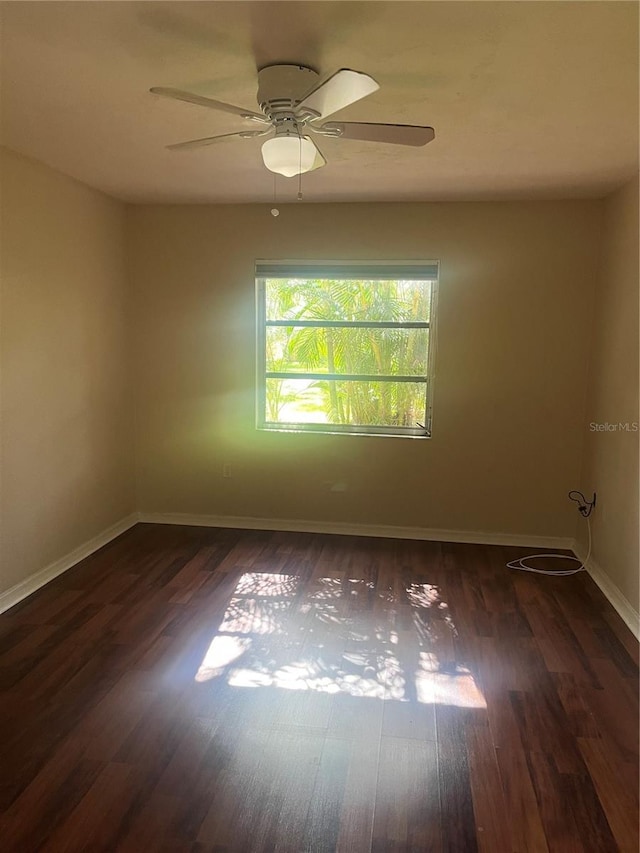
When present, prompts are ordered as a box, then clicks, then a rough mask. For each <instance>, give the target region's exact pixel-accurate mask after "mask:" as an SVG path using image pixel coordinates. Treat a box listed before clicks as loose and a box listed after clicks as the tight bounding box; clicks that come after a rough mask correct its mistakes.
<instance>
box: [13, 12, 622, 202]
mask: <svg viewBox="0 0 640 853" xmlns="http://www.w3.org/2000/svg"><path fill="white" fill-rule="evenodd" d="M1 14H2V35H1V39H2V44H1V46H2V54H3V58H2V66H1V73H2V91H1V114H2V142H3V144H4V145H6V146H8V147H10V148H13V149H14V150H17V151H19V152H21V153H23V154H26V155H29V156H31V157H35V158H37V159H38V160H42V161H43V162H45V163H47V164H49V165H50V166H53V167H54V168H57V169H59V170H60V171H62V172H65V173H66V174H69V175H72V176H73V177H75V178H78V179H79V180H81V181H84V182H86V183H87V184H90V185H91V186H94V187H97V188H99V189H101V190H104V191H105V192H107V193H110V194H111V195H113V196H116V197H117V198H120V199H124V200H126V201H130V202H250V201H269V200H271V198H272V195H273V175H272V174H271V173H270V172H267V171H266V169H265V168H264V167H263V165H262V162H261V158H260V142H261V140H239V141H233V142H224V143H220V144H217V145H215V146H210V147H207V148H201V149H197V150H192V151H183V152H169V151H166V150H165V148H164V146H165V145H167V144H169V143H172V142H179V141H182V140H187V139H192V138H194V137H200V136H210V135H213V134H216V133H225V132H231V131H234V130H242V129H243V128H245V127H246V125H245V123H243V121H242V119H236V118H235V116H232V115H227V114H224V113H218V112H214V111H212V110H207V109H204V108H202V107H197V106H193V105H191V104H186V103H180V102H173V101H169V100H166V99H163V98H159V97H157V96H153V95H150V94H148V89H149V87H151V86H174V87H177V88H182V89H188V90H190V91H193V92H197V93H199V94H203V95H209V96H211V97H213V98H216V99H218V100H224V101H228V102H231V103H235V104H240V105H241V106H245V107H248V108H250V109H254V110H255V109H256V99H255V95H256V68H257V67H261V66H263V65H268V64H273V63H277V62H291V63H300V64H305V65H310V66H313V67H314V68H316V69H317V70H318V71H320V73H321V74H323V75H324V74H328V73H330V72H332V71H334V70H336V69H337V68H341V67H349V68H354V69H357V70H359V71H365V72H367V73H369V74H371V75H372V76H373V77H375V78H376V79H377V80H378V82H379V83H380V86H381V88H380V90H379V91H378V92H376V93H374V94H373V95H371V96H369V97H368V98H366V99H365V100H363V101H361V102H359V103H357V104H354V105H352V106H351V107H349V108H347V109H345V110H343V111H342V112H341V113H337V114H336V116H335V117H336V118H337V117H340V118H344V119H345V120H354V121H383V122H399V123H408V124H429V125H432V126H433V127H435V130H436V139H435V141H434V142H432V143H431V144H430V145H428V146H427V147H426V148H417V149H414V148H405V147H400V146H390V145H382V144H372V143H361V142H355V141H350V140H342V141H339V140H326V141H323V142H322V145H321V147H322V149H323V152H324V154H325V156H326V158H327V160H328V165H327V166H326V167H325V168H323V169H319V170H318V171H317V172H314V173H312V174H309V175H306V176H304V178H303V191H304V194H305V198H306V199H307V200H309V201H374V200H381V201H391V200H414V201H418V200H429V199H434V200H447V199H503V198H553V197H592V196H593V197H595V196H601V195H604V194H606V193H607V192H609V191H611V190H613V189H615V188H616V187H617V186H619V185H620V184H621V183H622V182H624V181H625V180H627V179H629V178H630V177H631V176H632V175H633V174H634V172H635V171H636V170H637V167H638V5H637V3H635V2H559V0H555V2H479V0H474V2H346V1H345V0H342V2H297V0H290V2H279V3H272V2H218V3H210V2H195V3H193V2H160V3H157V2H122V3H121V2H62V3H59V2H8V3H7V2H5V3H2V9H1ZM296 192H297V180H296V179H286V178H278V196H279V200H281V201H282V200H286V199H293V198H295V194H296Z"/></svg>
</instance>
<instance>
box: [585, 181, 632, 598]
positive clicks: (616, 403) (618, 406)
mask: <svg viewBox="0 0 640 853" xmlns="http://www.w3.org/2000/svg"><path fill="white" fill-rule="evenodd" d="M638 225H639V223H638V182H637V180H636V181H633V182H632V183H630V184H628V185H627V186H625V187H623V188H622V189H621V190H619V191H618V192H617V193H615V194H614V195H612V196H610V197H609V198H608V199H607V200H606V203H605V219H604V228H603V254H602V269H601V279H600V282H599V285H598V291H597V300H596V303H595V311H594V323H593V336H592V340H591V344H590V369H589V387H588V397H587V411H586V425H585V435H586V440H585V450H584V466H583V473H582V485H583V487H584V491H585V492H590V493H593V492H594V491H595V492H597V496H598V499H597V507H596V510H595V512H594V513H593V516H592V522H591V524H592V535H593V558H594V560H595V561H596V563H597V564H598V566H599V567H600V569H601V570H602V571H603V572H605V573H606V575H607V576H608V577H609V578H610V579H611V581H613V583H614V584H615V585H616V586H617V587H618V588H619V590H620V591H621V592H622V594H623V595H624V596H625V598H626V599H627V600H628V601H629V602H630V603H631V604H632V606H633V607H634V608H635V610H636V611H638V610H640V607H639V602H638V597H639V592H638V575H639V566H638V563H639V560H638V535H639V529H638V439H639V437H640V433H638V432H633V431H629V432H627V431H625V430H620V429H616V430H615V431H614V430H610V429H608V430H605V431H594V430H593V429H592V427H591V424H606V423H609V424H619V423H628V424H630V425H632V424H634V423H636V424H637V423H638V421H640V417H639V415H638V384H639V382H638V252H639V248H638ZM578 531H579V536H580V539H581V542H582V544H583V546H584V545H586V542H585V540H586V529H585V526H584V524H583V523H581V524H580V525H579V528H578Z"/></svg>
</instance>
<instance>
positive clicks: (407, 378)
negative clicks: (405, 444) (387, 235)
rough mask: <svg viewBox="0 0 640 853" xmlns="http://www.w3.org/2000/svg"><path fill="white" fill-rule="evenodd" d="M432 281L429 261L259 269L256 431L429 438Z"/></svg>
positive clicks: (282, 264)
mask: <svg viewBox="0 0 640 853" xmlns="http://www.w3.org/2000/svg"><path fill="white" fill-rule="evenodd" d="M437 280H438V264H437V262H433V261H429V262H417V261H413V262H410V263H409V262H396V261H380V262H370V261H369V262H354V261H351V262H345V261H341V262H308V261H258V262H257V263H256V286H257V313H258V336H257V342H258V347H257V350H258V364H257V389H258V393H257V426H258V428H260V429H276V430H292V431H315V432H329V433H340V432H347V433H356V434H363V433H364V434H366V433H372V434H381V435H408V436H423V437H425V436H430V435H431V416H432V402H433V367H434V349H435V347H434V339H435V319H436V318H435V311H436V291H437Z"/></svg>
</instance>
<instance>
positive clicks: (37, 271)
mask: <svg viewBox="0 0 640 853" xmlns="http://www.w3.org/2000/svg"><path fill="white" fill-rule="evenodd" d="M0 165H1V168H2V173H1V183H0V190H1V203H2V208H1V227H2V236H1V245H2V255H1V257H0V272H1V286H2V291H1V296H2V302H1V309H2V315H1V320H2V329H1V331H2V342H1V346H2V350H1V374H0V378H1V386H0V392H1V397H0V402H1V406H2V420H1V427H2V432H1V457H0V475H1V480H0V487H1V495H0V498H1V503H0V511H1V516H0V522H1V537H0V543H1V544H0V548H1V551H0V567H1V572H0V591H2V590H6V589H8V588H10V587H12V586H13V585H15V584H16V583H18V582H20V581H21V580H24V579H25V578H26V577H28V576H29V575H31V574H32V573H34V572H36V571H39V570H40V569H42V568H44V567H45V566H46V565H47V564H49V563H50V562H52V561H54V560H56V559H58V558H60V557H63V556H65V555H66V554H68V553H69V552H70V551H72V550H73V549H74V548H77V547H78V546H80V545H82V544H83V543H85V542H86V541H87V540H89V539H90V538H92V537H94V536H95V535H97V534H99V533H101V532H102V531H104V530H105V529H106V528H108V527H109V526H111V525H113V524H114V523H115V522H117V521H119V520H120V519H121V518H123V517H124V516H126V515H127V514H128V513H130V512H132V511H133V509H134V495H133V477H132V468H133V459H132V440H131V430H132V427H131V405H130V403H131V401H130V395H129V393H128V391H127V387H128V378H127V377H128V374H127V368H126V362H125V360H126V357H127V352H126V335H125V331H126V327H125V309H126V276H125V257H124V224H125V223H124V207H123V205H121V204H120V203H118V202H115V201H113V200H112V199H109V198H107V197H106V196H105V195H102V194H101V193H99V192H96V191H94V190H92V189H89V188H88V187H86V186H83V185H82V184H79V183H77V182H76V181H73V180H71V179H70V178H67V177H65V176H63V175H61V174H59V173H56V172H53V171H52V170H50V169H48V168H47V167H46V166H43V165H41V164H38V163H35V162H33V161H31V160H27V159H25V158H23V157H20V156H18V155H16V154H13V153H11V152H9V151H6V150H2V151H1V163H0Z"/></svg>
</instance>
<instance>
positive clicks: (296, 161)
mask: <svg viewBox="0 0 640 853" xmlns="http://www.w3.org/2000/svg"><path fill="white" fill-rule="evenodd" d="M317 153H318V149H317V148H316V146H315V145H314V144H313V142H312V141H311V140H310V139H307V138H306V137H304V136H300V137H299V136H274V138H273V139H268V140H267V141H266V142H264V143H263V145H262V159H263V161H264V165H265V166H266V167H267V169H269V170H270V171H271V172H277V173H278V174H279V175H284V176H285V178H293V177H294V175H299V174H301V173H303V172H309V171H311V169H313V167H314V164H315V162H316V156H317Z"/></svg>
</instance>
